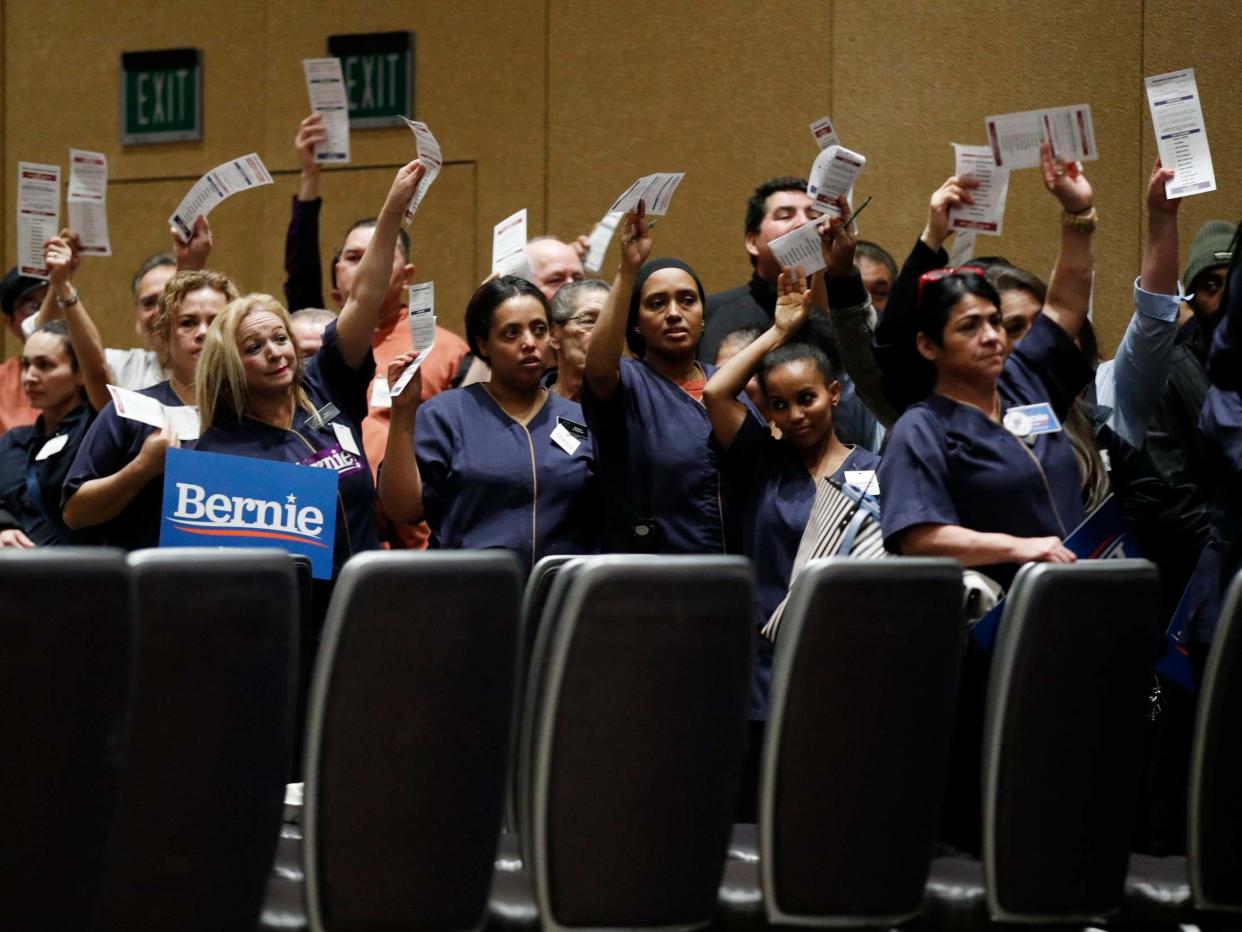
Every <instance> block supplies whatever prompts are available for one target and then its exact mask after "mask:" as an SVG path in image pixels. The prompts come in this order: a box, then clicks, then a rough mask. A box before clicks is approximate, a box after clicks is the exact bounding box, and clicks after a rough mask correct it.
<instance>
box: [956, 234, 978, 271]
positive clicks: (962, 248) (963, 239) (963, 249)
mask: <svg viewBox="0 0 1242 932" xmlns="http://www.w3.org/2000/svg"><path fill="white" fill-rule="evenodd" d="M976 236H978V234H977V233H975V231H974V230H962V231H961V232H959V233H957V234H955V235H954V237H953V251H952V252H950V253H949V268H951V269H960V268H961V267H962V266H963V265H965V264H966V263H968V262H969V261H970V258H971V256H973V255H974V254H975V237H976Z"/></svg>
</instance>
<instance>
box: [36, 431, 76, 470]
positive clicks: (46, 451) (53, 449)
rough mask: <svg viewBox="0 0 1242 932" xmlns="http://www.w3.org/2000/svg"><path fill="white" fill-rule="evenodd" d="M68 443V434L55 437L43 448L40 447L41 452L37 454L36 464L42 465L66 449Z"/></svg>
mask: <svg viewBox="0 0 1242 932" xmlns="http://www.w3.org/2000/svg"><path fill="white" fill-rule="evenodd" d="M68 442H69V435H68V434H61V435H60V436H58V437H53V438H52V439H51V440H49V441H48V442H47V443H45V444H43V446H41V447H39V452H38V453H36V454H35V462H36V463H41V462H43V461H44V460H45V459H47V458H48V457H49V456H54V455H55V454H57V453H59V452H60V451H61V450H63V449H64V448H65V444H66V443H68Z"/></svg>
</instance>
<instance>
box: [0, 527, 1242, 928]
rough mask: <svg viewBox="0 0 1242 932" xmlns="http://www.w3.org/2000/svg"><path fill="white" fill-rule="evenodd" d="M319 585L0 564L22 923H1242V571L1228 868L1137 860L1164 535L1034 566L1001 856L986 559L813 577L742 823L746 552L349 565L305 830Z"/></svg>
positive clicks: (1011, 723)
mask: <svg viewBox="0 0 1242 932" xmlns="http://www.w3.org/2000/svg"><path fill="white" fill-rule="evenodd" d="M300 574H301V575H300ZM66 579H73V580H74V595H73V596H72V597H69V598H66V597H65V594H64V592H63V589H64V581H65V580H66ZM306 582H307V577H306V576H305V573H304V567H301V566H299V565H297V564H295V563H294V562H293V561H291V560H289V559H287V558H285V557H283V556H281V555H279V554H275V553H259V552H254V551H248V552H244V553H238V552H229V551H219V552H210V553H205V552H204V551H185V552H178V551H150V552H145V553H139V554H134V555H131V556H130V557H128V559H127V558H125V557H124V556H123V555H121V554H118V553H108V552H101V551H98V550H94V551H90V552H85V551H47V552H37V553H29V554H15V555H7V554H0V596H2V602H0V604H3V606H4V608H3V609H0V663H2V664H3V669H4V679H3V682H4V684H5V698H6V699H7V700H8V701H6V702H4V704H3V705H2V706H0V710H2V711H0V722H2V723H3V724H2V726H0V727H2V728H3V746H4V747H5V748H11V749H14V750H13V751H12V752H10V753H8V754H6V758H7V760H8V762H9V766H6V767H5V768H0V819H3V822H0V824H3V825H5V827H6V833H5V835H4V836H3V840H2V841H0V916H2V917H3V921H0V925H3V926H4V927H5V928H9V927H11V928H22V929H90V928H97V929H193V930H197V929H203V930H208V929H210V930H220V929H246V930H249V929H253V928H255V926H256V923H258V924H260V925H261V926H262V927H263V928H265V929H276V928H284V929H288V928H305V927H307V926H309V927H311V928H314V929H331V930H362V929H375V930H378V929H414V928H443V929H467V928H478V927H479V926H480V925H487V926H490V927H493V928H539V927H543V928H604V927H610V928H665V927H672V926H676V927H690V926H696V925H705V924H709V923H715V924H717V925H719V926H723V927H730V928H758V927H766V926H768V925H771V924H798V925H843V924H854V925H859V926H872V927H883V926H891V925H895V924H899V923H911V924H912V925H915V926H919V927H923V928H937V929H980V928H990V927H991V924H992V923H993V922H994V921H996V922H1014V921H1017V922H1026V923H1031V922H1043V923H1053V922H1056V923H1074V922H1078V923H1085V922H1088V921H1091V920H1099V919H1100V918H1102V917H1106V916H1108V915H1110V914H1113V915H1114V916H1117V917H1119V918H1118V919H1116V921H1118V922H1121V923H1123V924H1124V923H1127V922H1131V921H1134V922H1139V921H1143V922H1151V923H1168V924H1171V925H1172V926H1173V927H1175V926H1176V924H1177V923H1178V922H1184V921H1191V920H1192V918H1193V919H1199V918H1202V917H1203V916H1204V915H1207V914H1210V913H1220V912H1222V911H1227V910H1240V911H1242V845H1240V843H1239V838H1242V806H1240V805H1239V800H1240V799H1242V751H1239V749H1238V742H1237V741H1236V736H1237V735H1238V734H1239V730H1238V726H1239V724H1242V686H1238V687H1235V686H1234V685H1233V682H1234V681H1237V679H1238V675H1237V672H1236V669H1237V664H1238V662H1239V658H1238V653H1239V651H1240V650H1242V647H1240V646H1239V645H1240V644H1242V634H1239V633H1238V632H1240V631H1242V622H1238V621H1237V617H1238V616H1239V615H1240V614H1242V578H1240V580H1238V581H1235V585H1234V587H1233V589H1232V590H1231V593H1230V597H1229V599H1228V601H1227V607H1226V612H1225V617H1224V618H1222V623H1221V626H1220V629H1219V632H1218V639H1217V643H1216V644H1215V646H1214V648H1213V652H1212V655H1211V658H1210V660H1209V663H1208V668H1207V674H1206V679H1205V684H1204V691H1203V697H1202V701H1201V703H1200V710H1199V720H1198V725H1197V733H1196V739H1195V760H1194V775H1193V784H1194V791H1193V794H1192V805H1191V812H1190V838H1191V856H1190V858H1189V860H1186V859H1166V860H1163V861H1158V862H1157V861H1149V862H1143V863H1141V864H1140V865H1138V867H1136V865H1135V864H1134V863H1133V862H1130V859H1129V850H1128V848H1129V840H1130V837H1131V831H1130V828H1131V825H1132V820H1133V818H1134V811H1135V802H1136V801H1135V798H1134V794H1135V793H1136V792H1137V784H1138V781H1137V780H1136V779H1135V774H1136V773H1137V770H1138V768H1139V767H1140V766H1141V744H1142V740H1143V729H1144V716H1145V715H1146V713H1147V698H1146V697H1147V692H1148V689H1149V687H1150V673H1149V669H1150V662H1151V652H1150V630H1151V624H1152V622H1153V618H1152V611H1153V607H1154V606H1155V605H1156V604H1157V603H1158V600H1157V599H1156V598H1155V585H1156V579H1155V572H1154V569H1153V568H1152V567H1151V566H1150V565H1149V564H1146V563H1143V562H1141V561H1109V562H1097V563H1091V564H1080V565H1077V566H1069V567H1060V566H1050V565H1045V566H1038V567H1028V568H1026V569H1024V570H1023V571H1022V573H1020V575H1019V577H1018V579H1017V580H1016V581H1015V584H1014V586H1013V588H1012V590H1011V593H1010V597H1009V599H1008V602H1007V607H1006V614H1005V619H1004V622H1003V624H1002V626H1001V632H1002V633H1001V636H1000V639H999V641H998V644H997V648H996V654H995V657H994V661H993V665H992V670H991V680H990V683H989V684H988V696H987V701H986V724H985V735H984V751H985V753H984V757H985V763H984V787H985V793H984V847H983V857H982V859H981V860H980V861H979V862H974V861H971V860H967V859H963V858H941V859H934V858H933V853H934V847H933V846H934V841H935V837H936V829H937V823H938V818H939V813H940V808H941V805H942V801H943V799H944V796H945V790H946V784H947V782H948V780H949V748H950V746H951V744H952V730H953V722H954V716H955V707H956V705H957V703H958V695H957V693H958V684H959V679H960V675H959V674H960V669H959V668H960V663H961V656H962V650H961V649H962V642H963V632H962V629H961V623H960V617H959V616H960V604H961V570H960V568H959V567H958V566H957V564H955V563H953V562H951V561H943V560H889V561H876V562H861V561H838V560H833V561H824V562H822V563H816V564H813V565H811V566H809V567H808V568H807V570H806V571H805V572H804V573H803V574H802V575H801V576H800V577H799V579H798V581H797V584H796V586H795V588H794V591H793V593H792V594H791V597H790V600H789V604H788V607H787V610H786V615H785V619H784V621H783V624H782V633H781V637H780V640H779V642H778V645H777V655H776V661H775V668H774V680H773V687H772V697H771V718H770V722H769V726H768V729H767V733H766V745H765V747H764V750H763V764H762V776H761V799H760V807H759V811H760V821H759V824H758V826H757V827H755V826H734V825H732V824H731V823H732V816H733V813H734V811H735V809H736V803H737V794H738V792H739V784H740V777H741V769H742V759H743V753H744V746H745V739H746V733H745V729H746V722H745V714H746V707H747V700H748V693H749V689H750V675H749V664H750V653H751V650H752V643H751V638H752V636H753V635H752V631H753V624H752V619H751V607H750V606H751V605H752V604H753V602H752V599H753V592H752V580H751V574H750V568H749V566H748V565H747V563H746V562H745V561H744V560H741V559H737V558H728V557H718V558H702V557H695V558H675V557H643V556H627V557H618V556H613V557H591V558H573V559H567V558H549V559H548V560H546V561H544V562H543V563H541V564H540V565H539V566H538V567H536V570H535V573H534V574H533V575H532V577H531V579H530V580H529V581H525V580H523V579H522V578H521V575H520V570H519V566H518V564H517V562H516V560H514V559H513V558H512V557H511V556H510V555H507V554H503V553H496V552H484V553H422V554H410V553H376V554H367V555H364V556H361V557H358V558H355V559H354V560H352V561H351V562H350V563H349V564H348V565H347V566H346V568H345V569H344V571H343V572H342V574H341V578H340V581H339V583H338V586H337V590H336V592H335V594H334V596H333V599H332V603H331V605H330V607H329V610H328V617H327V620H326V623H325V628H324V632H323V642H322V645H321V647H320V649H319V653H318V657H317V658H316V664H315V670H314V677H313V683H312V686H311V692H310V700H309V709H308V713H307V722H306V736H305V757H304V762H303V772H304V775H305V798H304V804H303V806H302V808H301V814H300V823H301V824H300V826H299V825H285V826H284V828H283V830H282V829H281V818H282V806H281V804H282V800H283V795H284V783H285V779H286V776H287V774H288V773H289V767H290V757H291V755H292V753H293V747H294V733H295V726H294V722H295V720H296V715H297V700H296V691H297V689H296V684H297V679H298V675H297V670H298V658H297V652H298V645H299V641H300V640H303V641H304V640H306V639H305V637H304V636H303V637H302V638H300V637H299V631H298V627H299V624H305V621H304V620H303V617H304V615H303V610H302V607H303V606H304V605H305V604H306V599H307V593H306ZM524 587H525V594H524V595H523V588H524ZM53 595H55V597H53ZM49 686H51V687H52V688H50V689H49ZM278 839H279V842H280V851H279V854H277V853H276V846H277V841H278ZM274 857H275V864H276V869H275V872H274V873H273V874H272V876H271V877H270V881H269V877H268V873H269V870H270V868H271V865H272V864H273V858H274ZM1140 868H1141V869H1140ZM265 888H266V889H265ZM1123 891H1124V893H1125V895H1123Z"/></svg>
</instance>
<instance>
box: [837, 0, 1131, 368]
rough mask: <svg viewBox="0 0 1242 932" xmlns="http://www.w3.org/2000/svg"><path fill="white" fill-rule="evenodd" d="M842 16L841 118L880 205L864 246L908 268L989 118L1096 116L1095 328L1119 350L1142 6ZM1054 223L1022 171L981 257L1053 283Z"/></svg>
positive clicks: (1057, 4) (1090, 169)
mask: <svg viewBox="0 0 1242 932" xmlns="http://www.w3.org/2000/svg"><path fill="white" fill-rule="evenodd" d="M833 10H834V19H833V40H834V41H833V55H832V58H831V62H832V75H833V109H834V111H835V116H836V118H837V121H838V124H839V126H840V132H841V136H842V141H843V142H844V143H845V144H846V145H850V146H855V147H857V149H858V150H859V151H860V152H862V153H863V154H864V155H866V156H867V159H868V163H867V167H866V169H865V170H864V171H863V174H862V176H861V177H860V178H859V181H858V186H857V190H858V194H859V195H861V196H864V197H865V196H866V195H868V194H874V195H875V202H874V203H873V204H872V205H871V207H869V208H868V209H867V214H866V215H865V217H864V219H863V221H862V227H863V235H864V236H866V237H868V238H871V239H876V240H878V241H879V242H880V243H882V244H883V245H884V246H885V247H886V248H888V249H889V250H890V251H891V252H893V254H894V255H895V256H897V260H898V262H900V261H901V260H902V258H903V257H904V252H905V251H906V250H907V249H908V247H909V244H910V243H913V241H914V238H915V237H916V236H917V235H918V233H919V231H920V230H921V229H922V226H923V222H924V218H925V217H926V212H927V200H928V198H929V196H930V195H931V192H932V191H933V190H934V189H935V188H936V187H937V186H938V185H939V184H940V183H941V182H942V181H944V179H945V178H947V177H948V176H949V175H950V174H952V172H953V150H952V149H951V148H950V145H949V144H950V143H953V142H961V143H982V142H984V128H983V121H984V117H986V116H988V115H989V114H994V113H1010V112H1014V111H1019V110H1029V109H1032V108H1035V107H1040V106H1057V105H1063V104H1074V103H1082V102H1085V103H1089V104H1091V107H1092V111H1093V114H1094V119H1095V130H1096V136H1097V142H1098V144H1099V149H1100V153H1101V155H1100V158H1099V160H1098V161H1095V162H1090V163H1087V166H1086V168H1087V175H1088V177H1089V178H1090V179H1091V181H1092V182H1093V184H1094V185H1095V189H1096V193H1097V197H1096V203H1097V205H1098V206H1099V209H1100V215H1101V220H1100V227H1099V233H1098V234H1097V236H1096V257H1097V275H1096V292H1095V319H1096V323H1097V327H1098V329H1099V331H1100V337H1101V340H1102V342H1103V343H1104V344H1105V347H1106V349H1108V350H1109V351H1110V352H1111V349H1112V347H1113V346H1115V343H1116V341H1117V339H1118V338H1119V337H1120V336H1121V333H1122V330H1123V329H1124V327H1125V322H1126V320H1127V319H1128V317H1129V315H1130V283H1131V282H1132V281H1133V279H1134V276H1135V275H1136V274H1137V272H1138V263H1139V256H1140V242H1139V229H1140V206H1141V200H1142V195H1143V181H1144V180H1145V178H1146V175H1145V173H1144V170H1143V168H1142V167H1141V166H1142V163H1144V162H1145V161H1146V157H1145V156H1144V155H1143V154H1142V152H1141V151H1140V146H1139V142H1138V133H1139V131H1140V126H1141V115H1140V108H1141V107H1143V106H1145V104H1143V101H1142V63H1141V59H1140V55H1141V53H1142V48H1143V42H1142V22H1141V16H1142V4H1139V3H1134V2H1131V0H1107V2H1105V0H1098V2H1093V3H1090V4H1081V5H1074V6H1072V7H1067V5H1066V4H1065V3H1064V2H1061V0H1023V2H1017V0H1007V2H999V3H998V2H996V0H957V2H954V3H951V4H944V3H934V4H933V3H921V2H918V0H867V2H861V0H837V2H836V3H834V5H833ZM1058 217H1059V209H1058V208H1057V207H1056V205H1055V203H1054V201H1053V199H1052V198H1051V196H1050V195H1048V194H1047V193H1045V192H1044V190H1043V187H1042V182H1041V180H1040V177H1039V172H1038V170H1036V169H1027V170H1022V171H1017V172H1014V173H1013V175H1012V177H1011V179H1010V186H1009V201H1008V206H1007V209H1006V212H1005V233H1004V236H1002V237H999V238H997V237H983V236H981V237H979V242H978V250H979V251H980V254H996V253H999V254H1002V255H1005V256H1007V257H1008V258H1009V259H1010V260H1011V261H1013V262H1015V263H1018V264H1020V265H1022V266H1025V267H1027V268H1029V269H1030V270H1031V271H1033V272H1035V273H1037V274H1039V275H1041V276H1045V277H1046V276H1047V274H1048V272H1049V271H1050V270H1051V268H1052V265H1053V262H1054V261H1055V258H1056V252H1057V244H1058V241H1059V233H1058V230H1059V228H1058Z"/></svg>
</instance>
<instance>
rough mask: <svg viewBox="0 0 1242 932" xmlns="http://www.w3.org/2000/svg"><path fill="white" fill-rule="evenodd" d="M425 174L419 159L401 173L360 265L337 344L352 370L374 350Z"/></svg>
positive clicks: (339, 326)
mask: <svg viewBox="0 0 1242 932" xmlns="http://www.w3.org/2000/svg"><path fill="white" fill-rule="evenodd" d="M423 174H424V170H423V166H422V164H421V163H419V162H418V160H417V159H416V160H414V161H413V162H410V163H409V164H408V165H404V166H402V167H401V168H400V169H398V171H397V176H396V177H395V178H394V179H393V182H392V187H391V188H389V189H388V197H386V198H385V199H384V206H383V207H382V208H381V209H380V212H379V216H378V217H376V219H375V233H374V234H373V235H372V236H371V242H370V243H368V244H367V248H366V252H364V253H363V254H362V260H361V261H360V262H359V263H358V271H357V272H356V273H355V275H354V284H353V287H352V288H350V292H349V299H348V300H347V301H346V302H345V307H344V308H342V310H341V316H340V317H338V318H337V320H336V338H337V344H338V345H339V346H340V349H341V355H342V356H343V357H344V358H345V362H346V363H347V364H348V365H349V366H351V367H352V368H355V369H356V368H357V367H358V366H361V365H362V362H363V360H365V359H366V358H367V353H368V352H370V350H371V336H372V334H374V333H375V326H376V324H378V323H379V312H380V308H381V307H382V306H383V304H384V298H385V296H387V294H388V281H389V278H390V277H391V276H392V256H393V250H395V249H396V248H397V233H398V231H399V230H400V229H401V218H402V216H403V214H404V213H405V205H406V204H408V203H409V202H410V198H411V197H413V196H414V190H415V188H417V187H418V183H419V182H420V181H422V178H423Z"/></svg>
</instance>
